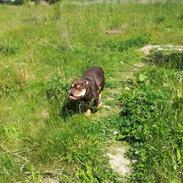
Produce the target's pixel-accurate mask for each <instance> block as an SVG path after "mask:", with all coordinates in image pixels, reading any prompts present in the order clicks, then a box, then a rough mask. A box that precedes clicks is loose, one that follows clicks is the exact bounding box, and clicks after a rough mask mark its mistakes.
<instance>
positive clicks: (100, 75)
mask: <svg viewBox="0 0 183 183" xmlns="http://www.w3.org/2000/svg"><path fill="white" fill-rule="evenodd" d="M104 84H105V77H104V71H103V69H102V68H101V67H91V68H89V69H87V70H86V71H85V73H84V75H83V76H82V77H81V78H80V79H78V80H75V81H74V82H73V83H72V85H71V88H70V90H69V98H70V99H71V100H78V101H86V102H89V101H93V102H94V103H95V104H96V106H97V108H99V107H100V106H101V105H102V103H101V102H100V98H101V94H102V90H103V88H104ZM87 112H88V113H90V112H91V111H90V112H89V111H87Z"/></svg>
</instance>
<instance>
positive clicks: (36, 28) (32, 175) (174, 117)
mask: <svg viewBox="0 0 183 183" xmlns="http://www.w3.org/2000/svg"><path fill="white" fill-rule="evenodd" d="M0 27H1V28H0V182H3V183H4V182H5V183H6V182H7V183H9V182H13V183H14V182H35V183H37V182H43V181H46V179H47V178H48V177H53V178H54V179H57V180H59V181H61V182H86V183H89V182H120V179H119V177H118V175H117V174H115V173H114V172H113V171H112V170H111V169H110V168H109V164H108V160H107V157H106V153H105V152H106V149H107V148H108V146H110V143H109V142H110V141H111V139H112V138H113V135H112V129H117V130H119V131H120V134H119V135H118V137H117V140H118V141H127V142H128V143H129V144H130V145H131V149H130V152H129V157H130V158H131V159H136V160H137V162H136V163H134V164H133V168H134V172H133V174H132V175H131V176H130V177H129V178H127V179H126V181H128V182H130V183H131V182H142V183H145V182H148V183H151V182H157V183H159V182H162V183H165V182H167V183H169V182H172V183H180V182H181V181H182V179H183V156H182V154H183V139H182V136H183V120H182V119H183V108H182V103H183V75H182V74H183V72H182V70H181V69H182V67H181V65H180V67H178V68H176V67H175V68H174V67H173V66H171V68H170V67H166V65H167V64H166V63H165V64H161V65H158V64H157V63H151V64H149V63H148V62H147V61H146V63H145V66H144V68H143V69H142V70H139V71H137V70H136V69H134V65H136V66H138V64H140V63H141V62H142V55H141V54H140V53H139V52H138V51H137V50H138V49H139V48H140V47H143V46H144V45H146V44H176V45H182V44H183V6H180V4H154V5H151V4H144V5H142V4H103V5H102V4H98V5H97V4H96V5H91V6H74V5H65V6H60V4H55V5H53V6H49V5H38V6H28V5H27V6H26V5H23V6H0ZM155 58H156V57H155ZM155 58H154V60H156V59H155ZM182 58H183V57H182V56H177V57H172V58H171V60H172V61H176V60H178V61H179V63H181V61H183V59H182ZM93 65H97V66H101V67H103V68H104V70H105V76H106V88H105V90H104V94H103V103H104V105H105V106H108V107H107V108H105V107H103V108H101V109H100V110H99V111H97V112H96V113H94V114H93V115H92V116H91V117H86V116H85V115H84V114H82V113H81V114H80V113H76V114H72V111H68V110H65V107H64V106H65V105H66V103H67V89H68V88H69V85H70V82H71V81H72V80H73V79H75V78H77V77H79V76H80V75H81V74H82V72H83V71H84V70H85V69H86V68H88V67H90V66H93ZM136 72H137V73H136Z"/></svg>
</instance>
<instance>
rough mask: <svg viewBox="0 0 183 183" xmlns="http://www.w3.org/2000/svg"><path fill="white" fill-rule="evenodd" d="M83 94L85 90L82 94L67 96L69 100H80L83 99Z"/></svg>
mask: <svg viewBox="0 0 183 183" xmlns="http://www.w3.org/2000/svg"><path fill="white" fill-rule="evenodd" d="M85 94H86V89H84V90H83V91H82V92H79V93H77V94H70V95H69V98H70V99H71V100H79V99H81V98H82V97H84V96H85Z"/></svg>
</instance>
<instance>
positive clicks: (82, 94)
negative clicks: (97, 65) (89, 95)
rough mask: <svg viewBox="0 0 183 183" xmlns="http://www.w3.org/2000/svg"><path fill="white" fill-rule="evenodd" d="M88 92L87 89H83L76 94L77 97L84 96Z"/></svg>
mask: <svg viewBox="0 0 183 183" xmlns="http://www.w3.org/2000/svg"><path fill="white" fill-rule="evenodd" d="M85 94H86V89H83V90H82V91H81V92H79V93H78V94H77V95H75V94H74V96H75V97H84V96H85Z"/></svg>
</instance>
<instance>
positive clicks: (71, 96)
mask: <svg viewBox="0 0 183 183" xmlns="http://www.w3.org/2000/svg"><path fill="white" fill-rule="evenodd" d="M69 98H70V99H72V100H79V99H80V97H77V96H74V95H69Z"/></svg>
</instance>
